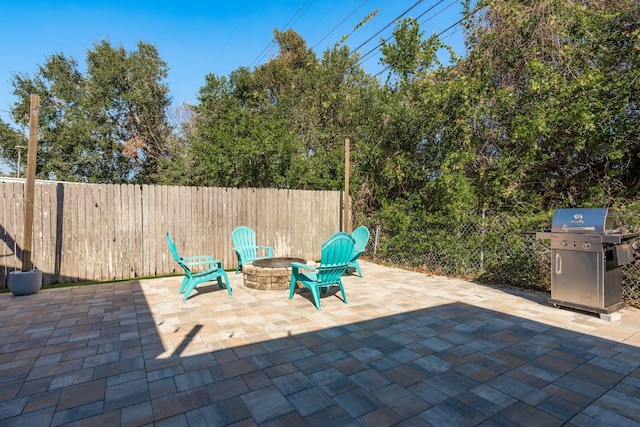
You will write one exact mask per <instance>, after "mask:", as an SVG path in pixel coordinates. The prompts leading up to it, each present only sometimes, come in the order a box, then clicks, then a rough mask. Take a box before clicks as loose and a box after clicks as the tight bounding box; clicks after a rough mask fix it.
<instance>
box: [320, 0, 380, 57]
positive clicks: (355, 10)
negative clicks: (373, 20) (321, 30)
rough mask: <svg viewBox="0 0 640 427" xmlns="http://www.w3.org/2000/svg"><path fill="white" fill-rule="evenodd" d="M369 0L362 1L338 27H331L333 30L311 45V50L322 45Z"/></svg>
mask: <svg viewBox="0 0 640 427" xmlns="http://www.w3.org/2000/svg"><path fill="white" fill-rule="evenodd" d="M368 1H369V0H364V1H363V2H362V3H360V6H358V7H356V8H355V9H354V10H353V12H351V13H350V14H349V15H347V16H346V17H345V18H344V19H343V20H342V21H340V23H339V24H338V25H336V26H335V27H333V29H331V31H329V32H328V33H327V34H326V35H325V36H324V37H323V38H321V39H320V40H319V41H318V43H316V44H315V45H313V47H312V49H315V48H316V47H317V46H318V45H319V44H320V43H322V42H323V41H324V40H325V39H326V38H327V37H329V36H330V35H331V34H332V33H333V32H334V31H335V30H337V29H338V28H339V27H340V26H341V25H342V24H344V23H345V21H346V20H347V19H349V18H351V17H352V16H353V14H354V13H356V12H357V11H358V10H359V9H360V8H361V7H362V6H364V5H365V4H366V3H367V2H368Z"/></svg>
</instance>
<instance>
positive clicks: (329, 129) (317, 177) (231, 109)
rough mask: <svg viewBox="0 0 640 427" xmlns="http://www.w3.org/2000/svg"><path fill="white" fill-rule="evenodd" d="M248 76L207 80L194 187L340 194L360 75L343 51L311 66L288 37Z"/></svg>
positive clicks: (280, 37)
mask: <svg viewBox="0 0 640 427" xmlns="http://www.w3.org/2000/svg"><path fill="white" fill-rule="evenodd" d="M274 35H275V39H276V42H277V44H278V48H279V53H278V55H277V56H276V57H275V58H273V59H272V60H270V61H268V62H266V63H265V64H262V65H261V66H259V67H257V68H256V69H254V70H248V69H246V68H240V69H238V70H236V71H234V72H232V73H231V74H230V76H229V77H228V78H227V77H218V76H215V75H208V76H207V77H206V84H205V86H203V87H202V88H201V90H200V95H199V100H200V104H199V105H197V106H196V107H195V110H196V112H197V115H196V135H195V140H194V142H193V146H192V149H193V153H194V156H195V157H197V158H198V159H201V161H200V162H199V165H198V167H197V175H196V177H195V183H199V184H205V185H222V186H239V187H245V186H260V187H280V188H308V189H339V188H340V187H341V183H342V182H343V173H344V172H343V171H344V160H343V158H344V157H343V153H344V141H345V138H347V137H349V136H350V135H353V125H354V123H353V117H354V114H353V111H357V110H358V102H359V99H360V97H359V93H360V90H359V87H358V85H359V84H360V82H361V80H362V76H363V74H364V73H363V71H362V70H361V69H360V67H358V66H357V58H356V57H354V56H351V55H350V53H349V50H348V48H346V47H335V48H333V49H331V50H328V51H326V52H325V53H324V54H323V56H322V57H321V58H320V59H318V58H316V56H315V54H314V53H313V52H312V51H311V50H310V49H308V48H307V47H306V43H305V42H304V40H303V39H302V38H301V37H300V36H299V35H298V34H297V33H296V32H295V31H293V30H288V31H286V32H281V31H278V30H276V31H275V34H274Z"/></svg>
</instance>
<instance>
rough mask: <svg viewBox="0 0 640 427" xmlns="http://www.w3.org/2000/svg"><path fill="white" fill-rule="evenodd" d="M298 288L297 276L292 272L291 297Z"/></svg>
mask: <svg viewBox="0 0 640 427" xmlns="http://www.w3.org/2000/svg"><path fill="white" fill-rule="evenodd" d="M295 289H296V276H295V274H293V273H291V281H290V282H289V299H291V298H293V294H294V291H295Z"/></svg>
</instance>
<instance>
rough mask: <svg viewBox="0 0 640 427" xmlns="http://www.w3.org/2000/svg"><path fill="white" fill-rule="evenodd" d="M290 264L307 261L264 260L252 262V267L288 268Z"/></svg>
mask: <svg viewBox="0 0 640 427" xmlns="http://www.w3.org/2000/svg"><path fill="white" fill-rule="evenodd" d="M292 262H298V263H302V264H304V263H305V262H307V261H306V260H304V259H302V258H264V259H259V260H257V261H253V265H255V266H256V267H266V268H282V267H289V265H291V263H292Z"/></svg>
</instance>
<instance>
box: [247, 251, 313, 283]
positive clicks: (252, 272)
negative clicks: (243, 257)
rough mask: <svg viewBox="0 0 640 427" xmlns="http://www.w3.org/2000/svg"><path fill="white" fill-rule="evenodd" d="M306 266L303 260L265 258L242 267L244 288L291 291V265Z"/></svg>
mask: <svg viewBox="0 0 640 427" xmlns="http://www.w3.org/2000/svg"><path fill="white" fill-rule="evenodd" d="M292 262H298V263H301V264H305V263H306V260H304V259H302V258H289V257H279V258H264V259H260V260H256V261H254V262H253V263H251V264H245V265H243V266H242V272H243V273H244V286H245V287H247V288H251V289H258V290H263V291H271V290H286V289H289V283H290V280H291V263H292Z"/></svg>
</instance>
